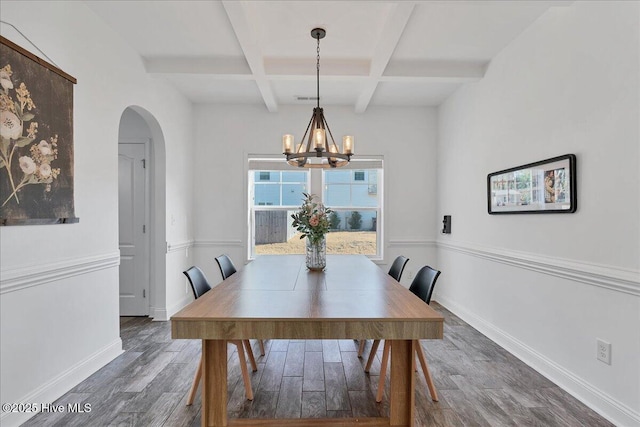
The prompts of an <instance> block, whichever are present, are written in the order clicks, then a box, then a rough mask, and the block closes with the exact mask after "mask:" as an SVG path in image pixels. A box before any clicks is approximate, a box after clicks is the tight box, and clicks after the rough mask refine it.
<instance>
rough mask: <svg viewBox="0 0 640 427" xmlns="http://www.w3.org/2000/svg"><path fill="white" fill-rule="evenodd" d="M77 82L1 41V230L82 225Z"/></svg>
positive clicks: (23, 51)
mask: <svg viewBox="0 0 640 427" xmlns="http://www.w3.org/2000/svg"><path fill="white" fill-rule="evenodd" d="M75 83H76V79H75V78H73V77H71V76H70V75H68V74H66V73H65V72H64V71H62V70H60V69H58V68H57V67H55V66H53V65H51V64H49V63H48V62H46V61H44V60H42V59H40V58H38V57H37V56H35V55H33V54H32V53H30V52H28V51H26V50H25V49H23V48H21V47H20V46H18V45H16V44H15V43H13V42H11V41H10V40H7V39H5V38H4V37H1V36H0V225H25V224H56V223H70V222H78V218H76V217H75V213H74V199H73V85H74V84H75Z"/></svg>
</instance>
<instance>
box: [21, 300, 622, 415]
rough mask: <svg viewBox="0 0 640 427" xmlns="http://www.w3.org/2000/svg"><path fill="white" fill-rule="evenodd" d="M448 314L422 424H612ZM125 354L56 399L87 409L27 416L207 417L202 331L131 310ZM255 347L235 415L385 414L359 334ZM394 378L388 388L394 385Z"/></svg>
mask: <svg viewBox="0 0 640 427" xmlns="http://www.w3.org/2000/svg"><path fill="white" fill-rule="evenodd" d="M431 305H432V307H433V308H435V309H436V310H438V311H439V312H441V313H442V314H443V316H445V330H444V331H445V333H444V339H443V340H425V341H422V345H423V347H424V349H425V354H426V356H427V359H428V361H429V365H430V370H431V373H432V375H433V378H434V382H435V385H436V387H437V389H438V393H439V397H440V401H439V402H437V403H436V402H432V401H431V399H430V397H429V392H428V390H427V386H426V383H425V380H424V376H423V375H422V372H418V376H417V394H416V426H590V427H594V426H611V425H612V424H611V423H609V422H608V421H606V420H605V419H603V418H602V417H600V416H599V415H598V414H596V413H595V412H594V411H592V410H591V409H589V408H587V407H586V406H584V405H583V404H581V403H580V402H579V401H577V400H576V399H574V398H573V397H571V396H570V395H569V394H567V393H566V392H564V391H562V390H561V389H560V388H558V387H557V386H555V385H554V384H553V383H551V382H550V381H549V380H547V379H545V378H544V377H542V376H541V375H539V374H538V373H536V372H535V371H534V370H533V369H531V368H529V367H528V366H527V365H525V364H524V363H522V362H520V361H519V360H518V359H516V358H515V357H514V356H512V355H511V354H510V353H508V352H507V351H506V350H504V349H503V348H501V347H499V346H498V345H497V344H495V343H493V342H492V341H491V340H489V339H488V338H486V337H485V336H483V335H482V334H480V333H479V332H478V331H476V330H475V329H473V328H471V327H470V326H469V325H467V324H466V323H465V322H463V321H462V320H460V319H459V318H458V317H456V316H455V315H453V314H452V313H451V312H449V311H447V310H446V309H444V308H443V307H442V306H440V305H438V304H437V303H436V302H432V304H431ZM121 336H122V340H123V343H124V349H125V350H126V351H125V353H124V354H122V355H121V356H120V357H118V358H117V359H115V360H114V361H112V362H111V363H109V364H108V365H107V366H105V367H103V368H102V369H100V370H99V371H98V372H96V373H95V374H93V375H92V376H91V377H89V378H88V379H87V380H85V381H83V382H82V383H81V384H79V385H78V386H76V387H75V388H74V389H73V390H71V391H70V392H69V393H67V394H65V395H64V396H63V397H61V398H60V399H59V400H58V401H56V402H55V403H56V404H62V405H65V406H66V405H67V404H80V406H83V405H84V404H90V405H91V408H90V409H91V410H90V412H85V413H68V412H64V413H41V414H38V415H37V416H35V417H34V418H32V419H31V420H29V421H28V422H27V423H25V424H24V425H25V426H65V427H66V426H122V427H124V426H144V427H146V426H171V427H173V426H194V427H195V426H199V425H200V403H201V401H200V392H198V394H197V397H196V400H195V402H194V405H193V406H186V405H185V402H186V398H187V393H188V391H189V387H190V386H191V381H192V379H193V374H194V372H195V369H196V367H197V364H198V360H199V357H200V341H196V340H172V339H171V333H170V323H169V322H152V321H150V320H149V319H146V318H122V319H121ZM265 346H266V355H265V356H262V357H261V356H259V354H260V353H259V350H258V346H257V343H256V342H254V352H255V355H256V360H257V362H258V371H257V372H255V373H253V374H251V375H252V379H251V381H252V384H253V390H254V394H255V398H254V400H253V402H250V401H248V400H246V399H245V397H244V387H243V383H242V379H241V376H240V367H239V365H238V356H237V353H236V351H235V346H233V345H230V346H229V403H228V412H229V416H230V417H239V418H261V417H268V418H299V417H303V418H309V417H322V418H325V417H370V416H381V415H386V413H387V411H388V406H387V404H386V402H387V399H386V395H385V399H383V401H382V403H380V404H376V403H375V392H376V390H377V384H378V375H377V374H378V372H379V371H380V358H381V353H382V346H380V350H379V353H378V358H377V360H376V362H375V363H374V365H373V367H372V369H371V375H367V374H365V373H364V371H363V366H364V364H365V362H366V354H367V353H368V349H369V348H370V346H371V342H368V344H367V351H365V359H364V360H361V359H358V357H357V347H358V345H357V342H355V341H352V340H326V341H319V340H306V341H298V340H269V341H265ZM388 386H389V384H388V381H387V385H386V388H387V392H388Z"/></svg>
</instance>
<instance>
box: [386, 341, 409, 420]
mask: <svg viewBox="0 0 640 427" xmlns="http://www.w3.org/2000/svg"><path fill="white" fill-rule="evenodd" d="M414 352H415V349H414V343H413V341H412V340H391V384H390V386H391V390H390V395H389V425H391V426H409V427H412V426H413V421H414V409H415V373H414V372H413V355H414Z"/></svg>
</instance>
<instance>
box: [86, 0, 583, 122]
mask: <svg viewBox="0 0 640 427" xmlns="http://www.w3.org/2000/svg"><path fill="white" fill-rule="evenodd" d="M86 3H87V4H88V6H89V7H90V8H91V9H92V10H93V11H94V12H95V13H96V14H97V15H98V16H100V17H101V18H102V19H103V20H104V21H105V22H106V23H107V24H108V25H109V26H111V27H112V28H113V29H114V30H115V31H116V33H117V34H119V35H120V36H121V37H122V38H123V39H124V40H125V41H126V42H127V43H128V44H129V45H131V46H132V47H133V49H135V50H136V51H137V52H138V53H139V54H140V56H141V57H142V58H143V60H144V63H145V66H146V70H147V72H148V73H149V74H151V75H153V76H156V77H158V78H162V79H166V80H167V81H168V82H170V83H171V84H172V85H174V86H175V87H176V88H177V89H178V90H179V91H180V92H182V93H184V95H185V96H186V97H187V98H189V99H190V100H192V101H193V102H194V103H243V104H262V105H264V106H265V107H266V108H267V109H268V110H269V111H277V110H278V107H279V106H281V105H285V104H314V103H315V100H309V98H313V97H315V96H316V40H315V39H313V38H312V37H311V35H310V32H311V29H313V28H315V27H321V28H324V29H326V31H327V36H326V37H325V38H324V39H322V40H321V42H320V96H321V100H320V102H321V104H322V105H348V106H352V107H353V108H354V110H355V111H356V112H364V111H366V109H367V108H369V107H370V106H374V105H384V106H435V105H439V104H440V103H441V102H442V101H443V100H444V99H446V98H447V97H448V96H449V95H450V94H452V93H453V92H454V91H455V90H456V89H457V88H459V87H460V86H461V85H463V84H465V83H466V82H473V81H477V80H479V79H482V77H483V76H484V73H485V70H486V68H487V65H488V64H489V62H490V61H491V59H492V58H493V57H494V56H495V55H496V54H497V53H498V52H500V50H501V49H503V48H504V47H505V46H506V45H508V44H509V43H510V42H511V41H512V40H513V39H514V38H515V37H516V36H518V35H519V34H521V33H522V32H523V31H525V30H526V29H527V27H528V26H529V25H531V23H532V22H533V21H535V20H536V19H538V18H539V17H540V15H542V14H543V13H544V12H545V11H546V10H547V9H549V8H550V7H563V6H566V5H567V4H570V3H571V2H565V1H520V0H518V1H416V2H412V1H204V0H202V1H186V0H185V1H86Z"/></svg>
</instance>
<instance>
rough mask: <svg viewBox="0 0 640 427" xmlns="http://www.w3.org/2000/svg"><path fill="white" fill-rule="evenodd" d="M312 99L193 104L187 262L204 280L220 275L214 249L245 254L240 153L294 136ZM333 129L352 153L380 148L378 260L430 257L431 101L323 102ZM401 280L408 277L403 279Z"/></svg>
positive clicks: (243, 156)
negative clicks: (350, 140) (358, 110)
mask: <svg viewBox="0 0 640 427" xmlns="http://www.w3.org/2000/svg"><path fill="white" fill-rule="evenodd" d="M312 111H313V106H311V105H308V106H281V108H280V110H279V111H278V112H277V113H269V112H267V110H266V109H265V107H264V106H251V105H224V106H216V105H201V106H197V107H196V112H195V117H196V141H197V144H198V146H197V149H196V161H195V168H196V182H195V193H196V194H197V195H198V196H197V200H196V203H195V212H194V218H195V233H196V234H195V236H196V242H195V245H196V255H195V256H194V257H195V258H194V260H195V262H196V263H197V264H198V265H200V266H201V267H202V268H203V270H204V271H205V273H206V274H207V276H208V277H209V279H210V281H211V282H215V281H217V280H218V279H219V278H220V273H219V271H218V268H217V266H216V264H215V261H214V257H215V256H217V255H219V254H220V253H223V252H227V253H229V255H230V256H231V258H232V259H233V261H234V263H236V264H237V265H242V263H243V262H244V261H246V258H247V256H246V253H247V251H246V245H247V230H246V228H247V225H246V224H247V215H246V197H247V189H246V186H247V178H246V176H245V169H246V168H245V164H246V162H247V155H248V154H281V150H282V142H281V141H282V135H283V134H285V133H293V134H294V135H295V136H296V138H298V139H299V138H301V137H302V133H303V132H304V130H305V127H306V125H307V124H308V122H309V118H310V117H311V113H312ZM325 115H326V117H327V121H328V122H329V126H331V130H332V132H333V134H334V137H336V138H341V136H342V135H347V134H349V135H354V136H355V147H356V148H355V151H356V156H358V155H360V156H365V155H367V154H368V155H383V156H384V169H385V170H384V179H385V193H384V194H385V211H384V217H385V219H384V230H385V242H386V244H385V251H384V252H385V254H384V256H385V260H384V261H383V264H384V265H382V267H383V268H387V267H388V265H387V264H390V262H391V261H393V258H395V256H397V255H399V254H404V255H405V256H407V257H409V258H411V261H410V262H409V264H408V265H407V271H406V272H405V276H404V280H403V282H406V281H407V280H408V274H407V272H408V271H409V270H410V269H413V271H417V269H418V268H419V266H421V265H424V264H427V263H432V262H433V261H434V259H435V248H434V242H435V238H436V234H437V232H438V228H437V227H436V226H434V225H433V224H434V223H435V203H434V199H435V177H436V175H435V155H434V149H435V144H436V115H435V110H434V109H431V108H369V109H368V110H367V111H366V113H364V114H355V113H354V112H353V109H352V108H347V107H340V106H325ZM406 284H407V286H408V283H406Z"/></svg>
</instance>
